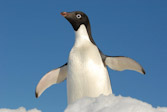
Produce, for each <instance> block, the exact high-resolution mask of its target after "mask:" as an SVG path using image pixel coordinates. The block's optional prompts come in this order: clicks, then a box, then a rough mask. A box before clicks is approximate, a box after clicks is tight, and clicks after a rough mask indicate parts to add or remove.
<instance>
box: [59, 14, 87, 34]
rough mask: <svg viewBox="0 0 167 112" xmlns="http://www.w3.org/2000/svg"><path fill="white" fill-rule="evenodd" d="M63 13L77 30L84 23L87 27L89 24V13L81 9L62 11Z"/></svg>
mask: <svg viewBox="0 0 167 112" xmlns="http://www.w3.org/2000/svg"><path fill="white" fill-rule="evenodd" d="M61 15H62V16H64V17H65V18H66V19H67V20H68V21H69V22H70V23H71V25H72V27H73V28H74V30H75V31H77V30H78V29H79V27H80V25H82V24H84V25H85V26H86V27H87V26H88V25H89V19H88V17H87V15H86V14H85V13H83V12H81V11H74V12H62V13H61Z"/></svg>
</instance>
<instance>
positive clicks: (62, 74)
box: [35, 63, 67, 98]
mask: <svg viewBox="0 0 167 112" xmlns="http://www.w3.org/2000/svg"><path fill="white" fill-rule="evenodd" d="M66 77H67V63H66V64H64V65H63V66H61V67H59V68H57V69H54V70H51V71H50V72H48V73H46V74H45V75H44V76H43V77H42V79H41V80H40V81H39V83H38V85H37V87H36V91H35V95H36V98H38V97H39V96H40V95H41V94H42V93H43V92H44V91H45V90H46V89H47V88H49V87H50V86H52V85H53V84H56V83H60V82H62V81H64V80H65V79H66Z"/></svg>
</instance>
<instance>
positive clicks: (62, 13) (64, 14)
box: [60, 12, 69, 17]
mask: <svg viewBox="0 0 167 112" xmlns="http://www.w3.org/2000/svg"><path fill="white" fill-rule="evenodd" d="M60 14H61V15H62V16H64V17H66V16H67V15H69V14H68V13H67V12H61V13H60Z"/></svg>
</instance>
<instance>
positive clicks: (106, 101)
mask: <svg viewBox="0 0 167 112" xmlns="http://www.w3.org/2000/svg"><path fill="white" fill-rule="evenodd" d="M65 112H167V107H157V108H154V107H152V105H150V104H148V103H145V102H143V101H140V100H137V99H134V98H131V97H122V96H115V95H113V94H111V95H109V96H104V95H101V96H99V97H97V98H89V97H86V98H83V99H80V100H78V101H76V102H75V103H74V104H71V105H69V106H68V107H67V108H66V110H65Z"/></svg>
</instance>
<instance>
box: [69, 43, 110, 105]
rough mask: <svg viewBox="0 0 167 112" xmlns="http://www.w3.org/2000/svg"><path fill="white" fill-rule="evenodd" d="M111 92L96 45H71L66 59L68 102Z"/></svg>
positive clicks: (106, 72)
mask: <svg viewBox="0 0 167 112" xmlns="http://www.w3.org/2000/svg"><path fill="white" fill-rule="evenodd" d="M111 93H112V90H111V84H110V79H109V75H108V71H107V68H106V67H105V66H104V64H103V62H102V60H101V56H100V54H99V51H98V49H97V47H96V46H95V45H93V44H92V43H87V45H85V46H82V47H73V48H72V50H71V52H70V55H69V61H68V75H67V94H68V104H71V103H73V102H74V101H76V100H77V99H80V98H82V97H85V96H88V97H97V96H99V95H100V94H104V95H108V94H111Z"/></svg>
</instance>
